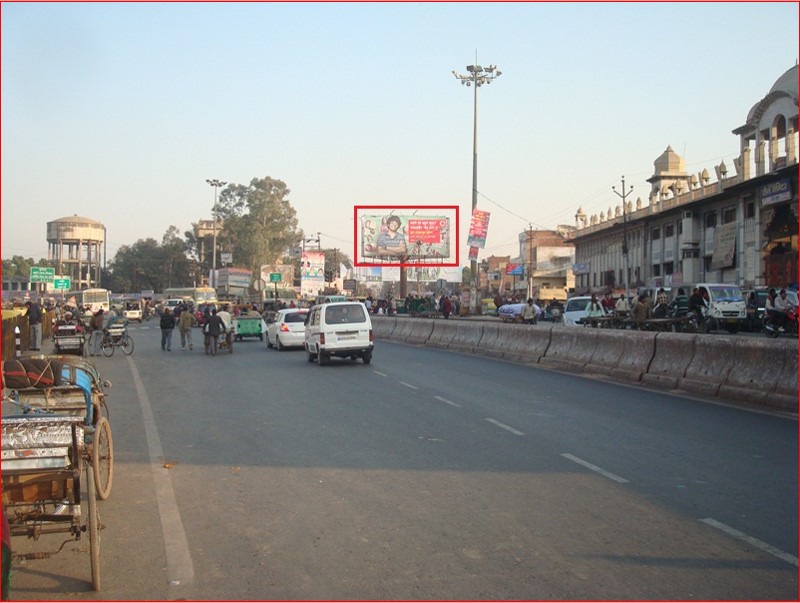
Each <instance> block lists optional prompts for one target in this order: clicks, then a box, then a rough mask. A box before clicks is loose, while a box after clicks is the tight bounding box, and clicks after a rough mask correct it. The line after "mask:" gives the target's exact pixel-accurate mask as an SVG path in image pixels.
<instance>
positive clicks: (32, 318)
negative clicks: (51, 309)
mask: <svg viewBox="0 0 800 603" xmlns="http://www.w3.org/2000/svg"><path fill="white" fill-rule="evenodd" d="M25 305H26V306H28V324H29V325H30V327H31V344H30V345H31V350H35V351H39V350H40V349H41V347H42V307H41V306H40V305H39V304H38V303H37V302H31V301H27V302H25Z"/></svg>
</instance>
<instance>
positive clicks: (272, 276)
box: [269, 272, 283, 283]
mask: <svg viewBox="0 0 800 603" xmlns="http://www.w3.org/2000/svg"><path fill="white" fill-rule="evenodd" d="M282 280H283V276H282V275H281V273H280V272H270V273H269V282H270V283H280V282H281V281H282Z"/></svg>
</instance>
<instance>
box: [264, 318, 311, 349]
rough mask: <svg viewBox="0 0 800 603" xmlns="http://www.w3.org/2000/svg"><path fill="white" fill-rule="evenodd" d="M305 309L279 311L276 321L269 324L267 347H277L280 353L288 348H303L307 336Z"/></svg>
mask: <svg viewBox="0 0 800 603" xmlns="http://www.w3.org/2000/svg"><path fill="white" fill-rule="evenodd" d="M306 316H308V310H307V309H305V308H284V309H283V310H278V311H277V312H276V313H275V315H274V320H272V321H271V322H269V323H268V324H267V347H268V348H271V347H273V346H274V347H275V348H276V349H277V350H278V351H281V350H284V349H286V348H293V347H301V348H302V347H303V342H304V341H305V335H306V326H305V322H306Z"/></svg>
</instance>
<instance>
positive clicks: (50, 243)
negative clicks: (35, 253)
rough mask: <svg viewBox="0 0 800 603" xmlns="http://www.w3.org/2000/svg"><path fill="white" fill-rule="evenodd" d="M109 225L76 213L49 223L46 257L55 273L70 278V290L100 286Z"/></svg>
mask: <svg viewBox="0 0 800 603" xmlns="http://www.w3.org/2000/svg"><path fill="white" fill-rule="evenodd" d="M105 245H106V227H105V226H103V224H101V223H100V222H98V221H97V220H92V219H91V218H82V217H80V216H78V215H77V214H75V215H74V216H69V217H67V218H59V219H58V220H53V221H52V222H48V223H47V259H48V260H53V261H54V262H55V271H56V275H59V276H65V277H69V278H70V281H71V283H70V287H71V289H88V288H92V287H100V286H101V282H100V274H101V269H102V267H103V265H104V264H105V257H106V254H105Z"/></svg>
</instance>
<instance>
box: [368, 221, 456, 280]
mask: <svg viewBox="0 0 800 603" xmlns="http://www.w3.org/2000/svg"><path fill="white" fill-rule="evenodd" d="M359 209H367V210H370V209H454V210H456V225H455V232H456V259H455V261H454V262H452V263H447V264H443V263H441V262H437V263H435V264H427V263H425V262H420V263H416V262H415V263H412V264H408V263H406V264H403V263H402V262H398V263H391V262H382V263H380V264H376V263H374V262H359V261H358V258H359V253H358V236H359V231H360V230H361V229H360V222H359V220H358V210H359ZM458 210H459V206H458V205H354V206H353V257H354V258H355V260H354V261H353V266H356V267H358V268H376V267H380V268H384V267H385V268H458V267H459V261H458V258H459V253H460V249H459V226H460V225H459V221H458ZM451 230H452V228H451Z"/></svg>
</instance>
